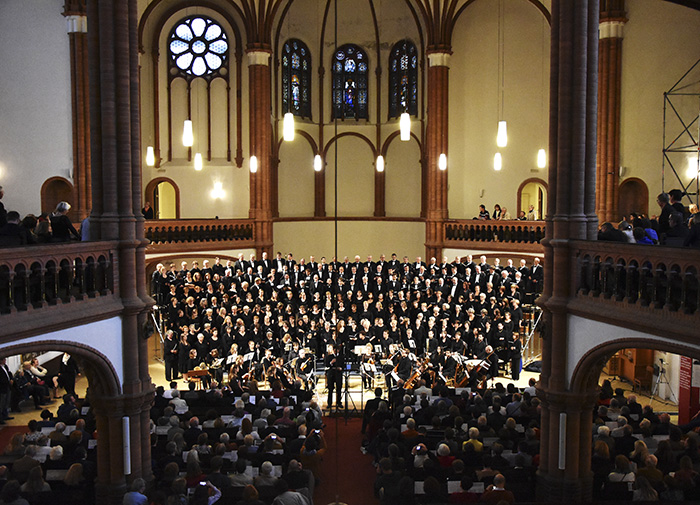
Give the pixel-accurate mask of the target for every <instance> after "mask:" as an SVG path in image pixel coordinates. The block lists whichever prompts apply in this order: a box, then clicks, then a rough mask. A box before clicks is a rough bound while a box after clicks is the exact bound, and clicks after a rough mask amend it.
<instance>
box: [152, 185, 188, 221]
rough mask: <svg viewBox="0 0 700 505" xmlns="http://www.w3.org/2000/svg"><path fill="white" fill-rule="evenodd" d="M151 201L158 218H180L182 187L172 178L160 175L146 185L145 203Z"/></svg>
mask: <svg viewBox="0 0 700 505" xmlns="http://www.w3.org/2000/svg"><path fill="white" fill-rule="evenodd" d="M145 202H151V206H152V207H153V211H154V213H155V218H156V219H179V218H180V188H178V187H177V184H175V182H174V181H173V180H172V179H168V178H167V177H158V178H157V179H153V180H152V181H150V182H149V183H148V184H147V185H146V195H145V197H144V203H145Z"/></svg>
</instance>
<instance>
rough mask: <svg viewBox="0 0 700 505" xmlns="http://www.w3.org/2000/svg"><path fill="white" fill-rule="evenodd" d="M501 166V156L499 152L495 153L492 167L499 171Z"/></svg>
mask: <svg viewBox="0 0 700 505" xmlns="http://www.w3.org/2000/svg"><path fill="white" fill-rule="evenodd" d="M501 168H503V158H502V157H501V153H496V154H495V155H494V157H493V169H494V170H495V171H496V172H500V171H501Z"/></svg>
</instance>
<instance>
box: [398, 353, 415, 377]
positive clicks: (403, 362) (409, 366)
mask: <svg viewBox="0 0 700 505" xmlns="http://www.w3.org/2000/svg"><path fill="white" fill-rule="evenodd" d="M412 371H413V363H412V362H411V359H410V358H409V357H408V350H406V349H402V350H401V355H400V357H399V362H398V364H397V365H396V374H397V375H398V376H399V379H401V380H402V381H404V382H405V381H406V380H408V378H409V377H410V376H411V372H412Z"/></svg>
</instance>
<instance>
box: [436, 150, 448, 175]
mask: <svg viewBox="0 0 700 505" xmlns="http://www.w3.org/2000/svg"><path fill="white" fill-rule="evenodd" d="M438 168H439V169H440V170H442V171H445V170H447V155H446V154H445V153H442V154H441V155H440V157H439V158H438Z"/></svg>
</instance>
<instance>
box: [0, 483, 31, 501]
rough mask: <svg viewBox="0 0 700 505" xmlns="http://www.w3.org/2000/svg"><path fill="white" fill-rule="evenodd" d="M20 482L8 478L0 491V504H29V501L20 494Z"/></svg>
mask: <svg viewBox="0 0 700 505" xmlns="http://www.w3.org/2000/svg"><path fill="white" fill-rule="evenodd" d="M20 491H21V489H20V484H19V482H17V481H16V480H8V481H7V482H6V483H5V485H4V486H3V488H2V491H0V504H2V505H29V502H28V501H27V500H25V499H24V498H22V497H21V496H20Z"/></svg>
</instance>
